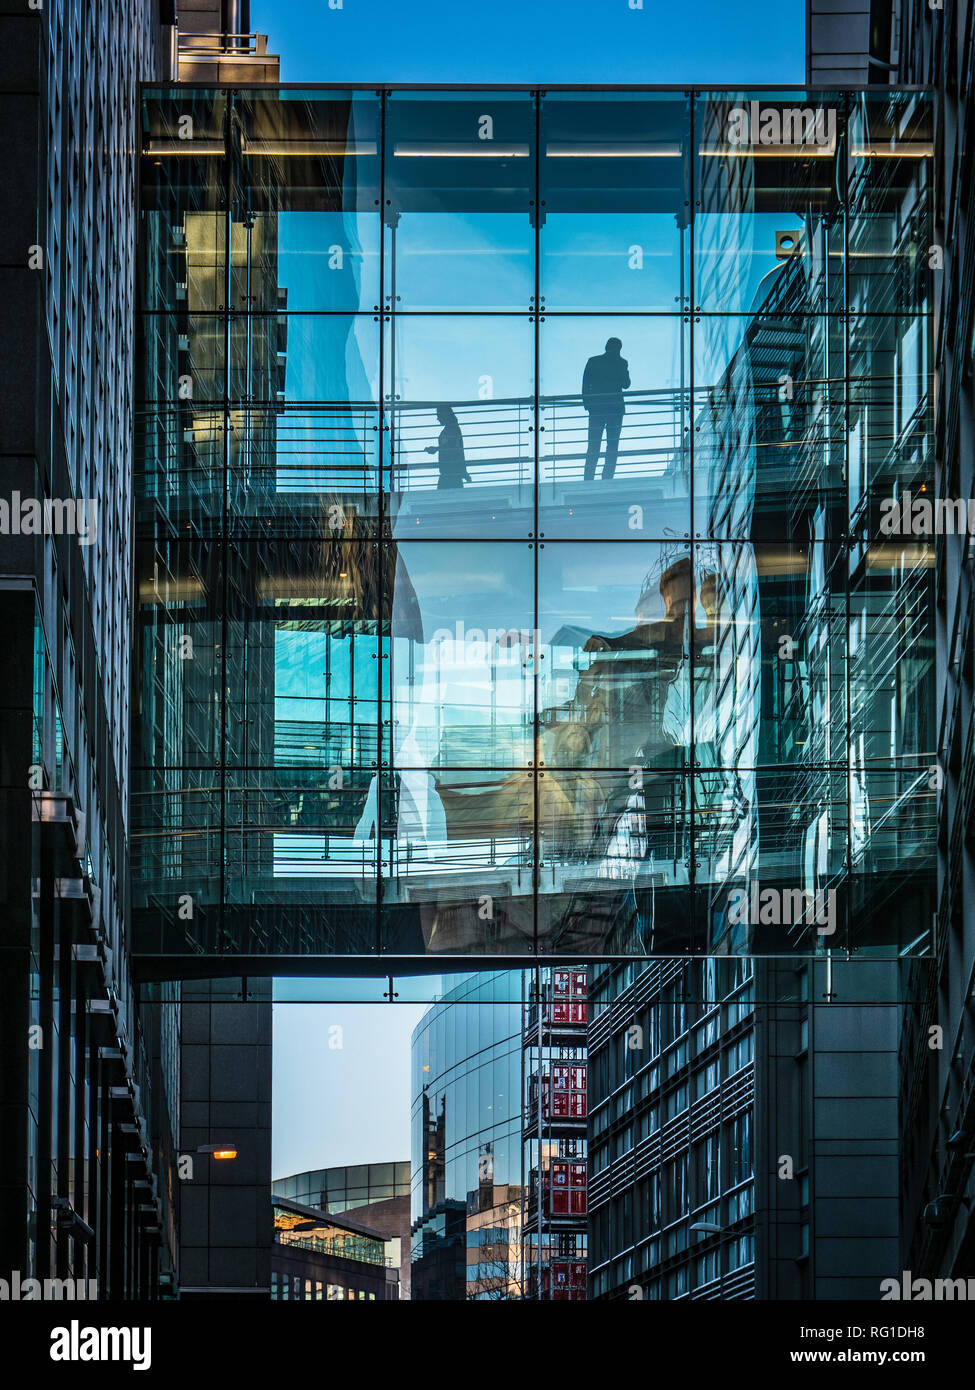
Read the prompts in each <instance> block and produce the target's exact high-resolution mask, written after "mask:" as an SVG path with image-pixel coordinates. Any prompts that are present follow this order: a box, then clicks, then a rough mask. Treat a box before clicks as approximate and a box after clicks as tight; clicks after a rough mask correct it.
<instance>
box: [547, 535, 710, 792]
mask: <svg viewBox="0 0 975 1390" xmlns="http://www.w3.org/2000/svg"><path fill="white" fill-rule="evenodd" d="M690 571H691V565H690V546H689V544H688V543H687V542H686V541H681V542H673V543H672V544H669V545H662V544H659V543H656V542H633V543H625V542H615V543H614V542H603V543H601V544H596V543H589V544H585V543H579V544H573V543H569V542H558V543H551V542H547V541H546V542H544V543H543V545H542V546H541V548H540V552H539V557H538V621H539V631H540V636H541V653H540V668H541V669H540V671H539V702H540V722H541V730H540V737H539V759H540V761H539V766H544V767H553V766H554V767H581V768H585V767H616V768H633V769H642V768H651V767H667V766H675V765H682V764H683V762H684V760H685V759H686V757H687V756H688V754H689V751H690V725H689V720H688V704H689V700H690V679H689V671H688V663H687V659H686V653H687V644H688V638H689V634H690V625H691V622H692V612H691V608H692V605H691V603H690V597H691V593H690V585H691V581H690Z"/></svg>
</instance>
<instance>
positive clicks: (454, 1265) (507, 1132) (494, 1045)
mask: <svg viewBox="0 0 975 1390" xmlns="http://www.w3.org/2000/svg"><path fill="white" fill-rule="evenodd" d="M444 984H445V986H446V988H445V989H444V993H443V997H442V999H441V1001H440V1002H439V1003H437V1004H434V1005H433V1006H432V1007H431V1008H430V1009H429V1010H428V1012H427V1013H426V1014H425V1015H424V1016H423V1018H422V1019H421V1020H420V1022H419V1024H418V1025H417V1027H416V1029H415V1030H414V1033H413V1068H412V1069H413V1107H412V1128H413V1139H412V1143H413V1159H412V1164H413V1174H412V1184H413V1195H412V1218H413V1220H412V1232H413V1246H412V1267H413V1268H412V1297H413V1298H414V1299H420V1300H422V1301H429V1300H432V1299H438V1300H463V1299H472V1300H478V1301H488V1300H505V1299H511V1298H519V1297H521V1296H522V1272H521V1269H522V1263H521V1262H522V1252H521V1233H522V1206H523V1178H522V1124H523V1105H524V1099H523V1085H522V991H523V981H522V975H521V972H520V971H503V972H484V973H480V974H478V975H471V976H460V977H457V976H446V977H445V978H444Z"/></svg>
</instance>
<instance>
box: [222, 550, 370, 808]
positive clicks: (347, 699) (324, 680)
mask: <svg viewBox="0 0 975 1390" xmlns="http://www.w3.org/2000/svg"><path fill="white" fill-rule="evenodd" d="M226 563H227V573H226V574H225V576H224V599H223V603H224V607H225V612H226V636H225V641H226V678H225V684H226V690H227V712H226V729H225V739H226V757H227V760H228V763H237V764H239V765H241V766H250V767H258V768H260V767H277V768H291V767H306V768H315V769H317V770H326V769H327V774H328V775H329V776H330V777H331V779H332V780H333V781H334V782H335V784H336V790H337V791H342V789H343V774H344V773H345V772H346V771H348V770H349V769H351V768H359V767H366V768H369V767H375V766H376V760H377V756H378V755H377V731H378V725H379V680H380V678H379V674H378V669H379V664H380V660H379V641H378V615H379V609H380V582H381V581H380V575H379V572H378V547H377V546H375V545H372V544H368V545H367V544H357V543H344V542H341V541H331V540H330V541H317V542H316V541H307V542H296V541H291V542H286V541H278V542H270V541H267V542H265V543H264V544H262V545H260V546H257V545H251V544H247V545H244V544H237V545H234V546H233V547H228V548H227V551H226Z"/></svg>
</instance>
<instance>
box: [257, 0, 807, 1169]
mask: <svg viewBox="0 0 975 1390" xmlns="http://www.w3.org/2000/svg"><path fill="white" fill-rule="evenodd" d="M337 3H338V0H333V4H337ZM635 3H637V0H527V3H526V0H489V3H486V4H484V3H482V4H477V3H470V0H468V3H466V4H464V3H459V0H341V4H342V8H341V9H330V8H329V6H328V0H251V28H252V29H254V30H256V31H258V32H260V33H265V34H267V35H268V37H269V40H270V43H269V47H270V48H271V50H272V51H273V52H276V53H279V54H280V55H281V80H282V81H283V82H297V83H300V82H332V83H345V82H350V83H351V82H367V83H372V82H376V83H396V82H403V83H411V82H416V83H425V82H429V83H448V84H449V83H478V82H480V83H485V84H490V83H508V84H524V85H525V86H529V87H538V86H544V85H545V84H547V83H553V84H554V83H581V84H582V83H584V84H593V85H598V84H601V83H602V84H612V83H646V84H653V83H661V84H678V85H679V84H682V83H686V84H688V85H695V86H701V85H707V84H713V85H715V86H729V85H740V86H743V85H746V84H750V85H755V86H757V85H761V84H764V83H797V84H801V83H802V81H803V77H804V63H805V56H804V40H805V10H804V6H803V4H802V3H801V2H800V0H786V3H782V0H750V2H749V3H748V4H747V5H733V4H729V3H727V0H690V3H687V4H675V3H673V0H642V5H643V7H642V9H631V8H630V5H631V4H635ZM432 983H433V982H431V984H432ZM279 997H280V994H279ZM288 997H290V996H288ZM319 997H327V988H323V990H322V993H321V994H320V995H319ZM423 1011H424V1009H423V1007H418V1006H416V1005H406V1006H403V1007H396V1008H384V1007H381V1008H378V1009H377V1008H372V1009H370V1008H367V1007H361V1006H360V1007H358V1008H356V1007H355V1006H348V1005H344V1006H336V1005H327V1006H317V1007H316V1006H314V1005H312V1006H309V1005H299V1006H287V1005H278V1006H276V1008H275V1019H274V1027H275V1040H274V1161H273V1168H274V1176H275V1177H279V1176H284V1175H286V1174H288V1173H293V1172H296V1171H301V1170H303V1169H307V1168H320V1167H326V1166H329V1165H332V1164H341V1163H363V1162H388V1161H390V1160H393V1159H401V1158H406V1157H407V1156H408V1155H409V1152H410V1143H409V1104H410V1095H409V1085H410V1071H409V1050H410V1034H411V1033H412V1030H413V1028H414V1026H415V1025H416V1022H417V1020H418V1018H419V1017H420V1015H421V1014H422V1013H423ZM335 1024H340V1025H341V1026H342V1028H343V1033H342V1035H341V1036H342V1039H343V1046H342V1048H335V1047H332V1048H330V1047H329V1037H330V1034H329V1028H330V1027H332V1026H334V1025H335ZM332 1036H333V1037H334V1036H335V1035H334V1034H333V1035H332ZM363 1096H368V1098H369V1100H368V1104H365V1105H363V1104H362V1098H363Z"/></svg>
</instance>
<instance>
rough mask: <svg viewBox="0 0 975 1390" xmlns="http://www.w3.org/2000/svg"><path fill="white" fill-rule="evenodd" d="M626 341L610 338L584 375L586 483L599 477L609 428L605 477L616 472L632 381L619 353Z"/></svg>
mask: <svg viewBox="0 0 975 1390" xmlns="http://www.w3.org/2000/svg"><path fill="white" fill-rule="evenodd" d="M622 347H623V344H622V343H621V342H620V340H619V338H609V339H608V340H607V342H606V351H605V352H602V353H600V354H599V356H598V357H590V359H589V361H588V362H587V363H586V370H585V371H584V372H583V374H582V404H583V405H584V406H585V408H586V410H588V412H589V445H588V448H587V449H586V471H585V474H584V476H585V479H586V482H590V481H591V480H592V479H593V478H595V476H596V464H597V462H598V461H599V450H600V449H601V447H602V443H603V431H604V430H605V431H606V459H605V462H604V463H603V478H604V479H606V478H611V477H612V476H613V474H614V473H615V472H616V455H617V453H618V452H619V443H620V430H621V429H622V427H623V412H624V410H625V409H626V407H625V405H624V403H623V392H624V391H625V390H626V389H627V387H628V386H629V384H630V369H629V367H628V366H627V364H626V359H625V358H624V357H621V356H620V350H621V348H622Z"/></svg>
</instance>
